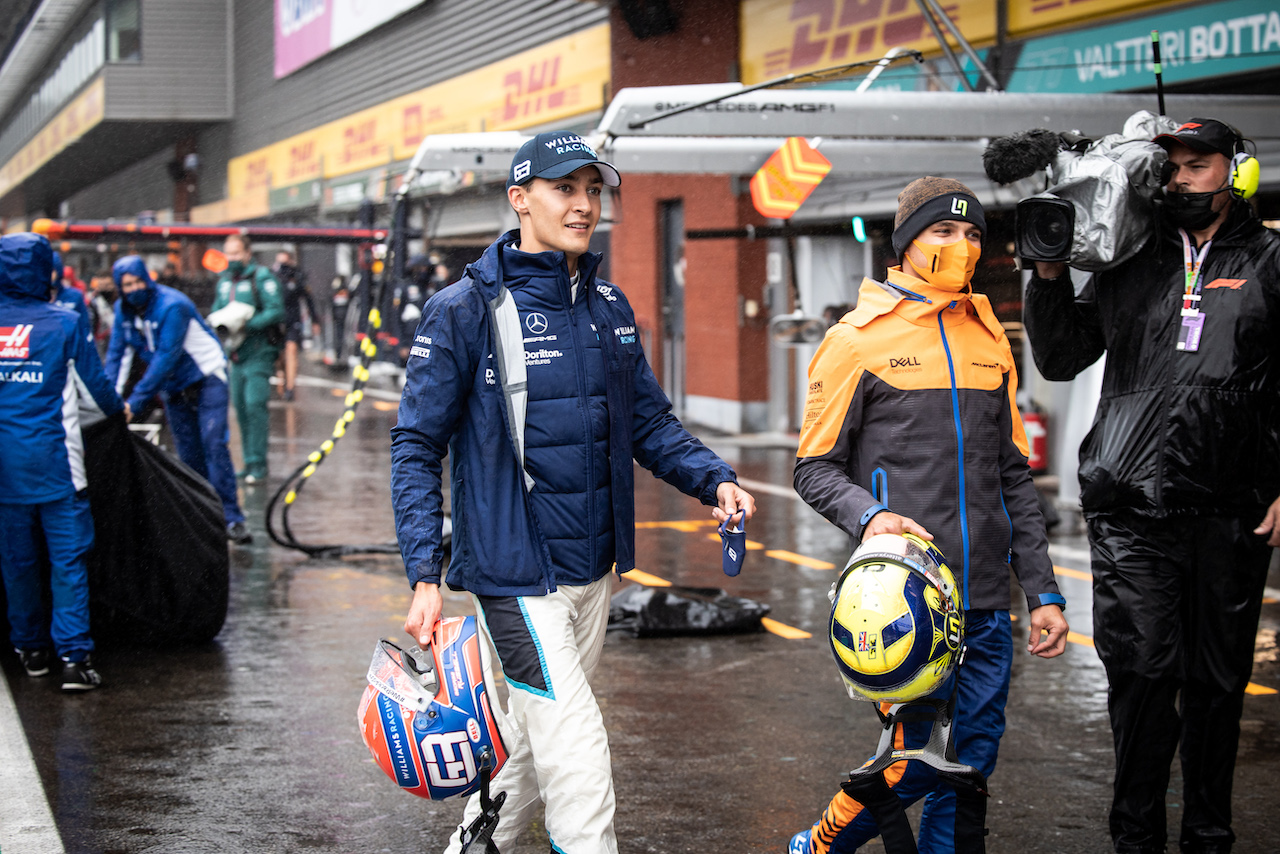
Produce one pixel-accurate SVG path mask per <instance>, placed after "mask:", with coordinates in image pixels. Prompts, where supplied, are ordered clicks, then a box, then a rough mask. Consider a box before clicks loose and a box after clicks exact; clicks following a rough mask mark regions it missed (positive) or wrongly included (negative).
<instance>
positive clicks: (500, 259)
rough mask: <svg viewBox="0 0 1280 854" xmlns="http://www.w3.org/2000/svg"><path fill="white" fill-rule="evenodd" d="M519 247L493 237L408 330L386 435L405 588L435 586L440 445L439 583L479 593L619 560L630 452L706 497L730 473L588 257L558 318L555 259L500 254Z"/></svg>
mask: <svg viewBox="0 0 1280 854" xmlns="http://www.w3.org/2000/svg"><path fill="white" fill-rule="evenodd" d="M518 242H519V231H511V232H508V233H507V234H505V235H503V236H502V237H501V238H499V239H498V240H497V241H495V242H494V244H493V245H491V246H490V247H489V248H488V249H487V250H486V251H485V253H484V255H483V257H482V258H481V259H480V260H479V261H478V262H476V263H475V264H473V265H471V266H469V267H468V268H467V270H466V273H465V274H464V276H463V278H462V280H461V281H460V282H458V283H457V284H455V285H453V286H451V287H448V288H444V289H443V290H441V291H440V292H439V293H437V294H436V295H435V296H433V297H432V298H431V299H430V300H429V301H428V302H427V305H426V307H425V309H424V312H423V317H422V320H421V321H420V323H419V325H418V329H417V331H416V333H415V335H414V341H413V347H412V350H411V354H410V357H409V362H408V365H407V368H406V374H407V375H406V385H405V389H404V394H403V396H402V397H401V400H400V412H399V417H398V422H397V424H396V426H395V427H394V428H392V431H391V435H392V444H391V463H392V467H391V492H392V504H393V506H394V508H395V514H396V533H397V536H398V539H399V542H400V551H401V554H402V556H403V557H404V561H405V569H406V572H407V574H408V576H409V582H410V584H415V583H417V582H418V581H428V582H432V583H438V582H439V581H440V576H441V568H442V565H443V561H444V553H443V550H442V545H441V522H442V517H443V499H442V493H441V472H442V464H443V460H444V457H445V453H446V451H448V454H449V458H450V495H451V503H452V514H451V519H452V522H453V535H452V547H453V553H452V557H451V560H450V564H449V573H448V577H447V578H446V579H445V580H446V582H447V583H448V584H449V585H450V586H451V587H454V588H457V589H464V590H469V591H471V592H473V593H477V594H480V595H486V596H515V595H521V596H523V595H539V594H543V593H547V592H549V591H552V590H554V589H555V588H556V585H557V584H584V583H588V582H590V581H593V580H595V579H597V578H600V577H601V576H603V575H604V574H605V573H607V572H608V571H609V568H610V566H612V565H613V564H614V562H615V561H616V564H617V570H618V571H619V572H626V571H627V570H629V569H632V568H633V567H634V566H635V497H634V469H633V467H632V462H631V461H632V459H633V458H634V459H635V460H636V461H638V462H639V463H640V464H641V465H642V466H644V467H645V468H647V469H649V470H650V471H651V472H653V473H654V475H656V476H658V477H660V478H662V479H663V480H665V481H667V482H668V483H670V484H672V485H673V486H675V487H676V488H678V489H679V490H680V491H682V492H684V493H686V494H688V495H692V496H694V497H696V498H698V499H699V500H700V501H702V503H704V504H707V505H713V504H715V500H716V499H715V492H716V487H717V486H718V485H719V484H720V483H721V482H723V481H732V480H735V479H736V478H735V476H734V473H733V470H732V469H731V468H730V467H729V466H728V465H727V464H726V463H725V462H724V461H723V460H721V459H720V458H719V457H717V456H716V455H715V454H713V453H712V452H711V451H710V450H708V449H707V448H706V447H705V446H704V445H703V444H702V443H701V442H699V441H698V440H697V439H695V438H694V437H693V436H691V435H690V434H689V433H688V431H686V430H685V429H684V427H682V426H681V424H680V422H679V421H678V420H677V419H676V418H675V416H674V415H672V414H671V402H670V401H669V400H668V399H667V396H666V395H665V394H664V393H663V391H662V389H661V387H659V385H658V382H657V380H656V379H655V378H654V376H653V371H652V370H651V369H650V368H649V364H648V361H647V360H646V359H645V357H644V351H643V349H642V348H641V346H640V342H639V338H638V336H637V334H636V328H635V327H636V321H635V315H634V314H633V313H632V311H631V307H630V305H629V304H628V303H627V300H626V297H625V296H623V294H622V292H621V291H620V290H619V289H618V288H617V287H615V286H614V285H611V284H609V283H607V282H604V281H601V280H598V279H596V278H595V270H596V267H597V266H598V264H599V260H600V259H599V256H598V255H594V254H587V255H583V256H582V257H581V258H580V259H579V262H578V267H579V271H580V273H581V278H580V282H579V290H578V299H577V301H575V302H574V304H573V309H572V311H571V310H570V307H569V305H568V301H569V281H568V277H567V271H566V268H565V263H564V256H563V255H562V254H560V253H540V254H537V255H531V254H526V253H522V252H519V251H518V250H514V249H511V248H509V247H510V246H511V245H512V244H516V243H518ZM513 309H514V310H513ZM535 315H540V317H537V316H535ZM517 324H518V326H517ZM544 324H545V326H544ZM513 333H514V334H513ZM549 336H555V337H554V338H551V337H549ZM538 339H541V340H538ZM526 378H527V379H526Z"/></svg>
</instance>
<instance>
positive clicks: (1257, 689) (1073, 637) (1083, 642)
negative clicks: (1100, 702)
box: [1067, 631, 1280, 697]
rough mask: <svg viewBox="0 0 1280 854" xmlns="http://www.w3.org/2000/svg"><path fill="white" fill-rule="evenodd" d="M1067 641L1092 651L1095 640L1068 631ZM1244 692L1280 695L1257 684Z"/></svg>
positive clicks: (1246, 687) (1260, 694)
mask: <svg viewBox="0 0 1280 854" xmlns="http://www.w3.org/2000/svg"><path fill="white" fill-rule="evenodd" d="M1067 640H1068V641H1070V642H1071V643H1075V644H1079V645H1080V646H1087V647H1089V648H1090V649H1093V648H1094V647H1093V638H1091V637H1089V636H1088V635H1082V634H1079V633H1077V632H1072V631H1068V632H1067ZM1244 692H1245V693H1246V694H1251V695H1253V696H1255V697H1265V696H1267V695H1268V694H1280V691H1277V690H1276V689H1275V688H1268V687H1266V686H1265V685H1258V684H1257V683H1254V682H1250V683H1249V684H1248V685H1246V686H1245V689H1244Z"/></svg>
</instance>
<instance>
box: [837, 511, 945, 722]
mask: <svg viewBox="0 0 1280 854" xmlns="http://www.w3.org/2000/svg"><path fill="white" fill-rule="evenodd" d="M830 598H831V621H830V626H829V631H828V633H827V639H828V641H829V642H830V644H831V652H832V654H833V655H834V656H835V659H836V667H837V668H838V669H839V670H840V677H841V678H842V679H843V680H844V684H845V687H846V688H847V689H848V691H849V696H850V697H852V698H854V699H866V700H872V701H875V702H891V703H905V702H910V701H911V700H917V699H919V698H921V697H924V696H927V695H928V694H930V693H932V692H933V691H935V690H936V689H937V688H938V687H939V686H941V685H942V683H943V682H945V681H946V680H947V677H949V676H950V675H951V672H952V671H953V670H955V668H956V665H957V664H958V663H959V661H960V657H961V651H962V649H963V645H964V609H963V607H961V604H960V592H959V590H958V589H957V588H956V581H955V577H954V576H953V575H952V574H951V570H950V569H949V568H948V567H947V562H946V559H945V558H944V557H943V556H942V552H940V551H938V550H937V549H936V548H934V547H933V546H932V545H930V544H929V543H927V542H925V541H924V540H922V539H920V538H919V537H917V536H915V535H914V534H903V535H898V534H877V535H876V536H874V537H871V538H869V539H868V540H867V541H866V542H864V543H862V545H860V546H858V548H857V550H856V551H854V553H853V556H852V557H850V558H849V563H848V564H846V565H845V568H844V571H843V572H841V573H840V578H839V580H838V581H836V583H835V584H834V585H832V587H831V593H830Z"/></svg>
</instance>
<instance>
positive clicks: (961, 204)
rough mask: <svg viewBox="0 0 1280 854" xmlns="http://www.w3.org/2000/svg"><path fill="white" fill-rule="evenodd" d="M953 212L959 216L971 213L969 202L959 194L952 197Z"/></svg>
mask: <svg viewBox="0 0 1280 854" xmlns="http://www.w3.org/2000/svg"><path fill="white" fill-rule="evenodd" d="M951 212H952V213H953V214H956V215H957V216H968V215H969V202H968V201H967V200H966V199H962V198H960V197H959V196H952V197H951Z"/></svg>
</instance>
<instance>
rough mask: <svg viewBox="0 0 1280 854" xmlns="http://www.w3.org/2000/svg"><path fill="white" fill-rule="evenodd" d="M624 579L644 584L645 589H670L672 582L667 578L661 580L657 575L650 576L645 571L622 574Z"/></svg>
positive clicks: (637, 570) (638, 570) (635, 570)
mask: <svg viewBox="0 0 1280 854" xmlns="http://www.w3.org/2000/svg"><path fill="white" fill-rule="evenodd" d="M622 577H623V578H625V579H627V581H634V582H635V583H636V584H643V585H644V586H645V587H670V586H671V582H670V581H667V580H666V579H665V578H659V577H658V576H656V575H650V574H649V573H647V572H645V571H644V570H643V569H633V570H631V571H630V572H624V573H622Z"/></svg>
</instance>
